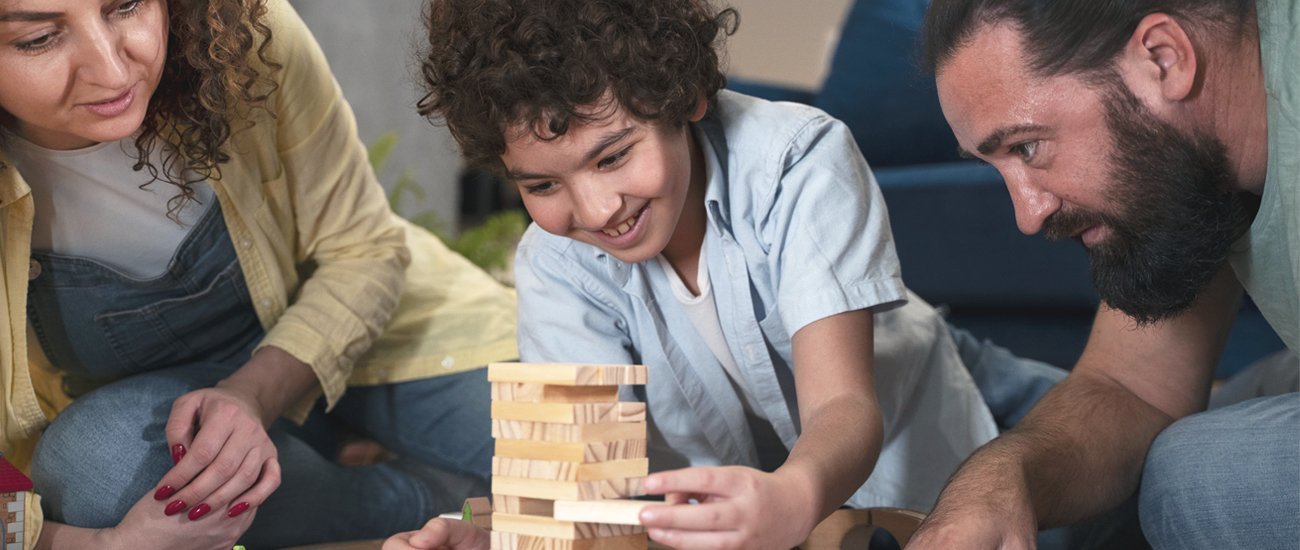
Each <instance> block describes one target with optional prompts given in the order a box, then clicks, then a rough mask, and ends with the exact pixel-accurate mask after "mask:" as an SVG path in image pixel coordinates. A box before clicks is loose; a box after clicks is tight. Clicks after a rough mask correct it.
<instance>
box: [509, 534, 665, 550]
mask: <svg viewBox="0 0 1300 550" xmlns="http://www.w3.org/2000/svg"><path fill="white" fill-rule="evenodd" d="M491 541H492V550H646V549H647V548H648V547H649V546H648V544H647V541H646V536H645V533H640V534H634V535H623V536H617V537H600V538H594V539H576V540H567V539H553V538H547V537H534V536H531V535H520V534H518V533H506V532H503V531H493V532H492V539H491Z"/></svg>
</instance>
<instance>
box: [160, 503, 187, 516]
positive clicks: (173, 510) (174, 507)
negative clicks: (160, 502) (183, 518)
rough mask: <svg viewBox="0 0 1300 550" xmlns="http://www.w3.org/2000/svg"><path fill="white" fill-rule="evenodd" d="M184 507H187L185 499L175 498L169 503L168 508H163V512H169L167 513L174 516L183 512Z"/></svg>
mask: <svg viewBox="0 0 1300 550" xmlns="http://www.w3.org/2000/svg"><path fill="white" fill-rule="evenodd" d="M184 509H185V501H183V500H173V501H171V502H169V503H167V508H166V509H164V510H163V513H164V514H167V515H169V516H174V515H176V514H179V513H181V510H184Z"/></svg>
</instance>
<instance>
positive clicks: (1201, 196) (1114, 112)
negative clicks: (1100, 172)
mask: <svg viewBox="0 0 1300 550" xmlns="http://www.w3.org/2000/svg"><path fill="white" fill-rule="evenodd" d="M1106 86H1107V89H1108V91H1107V92H1106V93H1105V94H1103V98H1104V101H1105V103H1106V122H1107V126H1108V127H1109V129H1110V133H1111V136H1112V138H1113V145H1114V150H1113V151H1111V153H1110V158H1109V160H1110V164H1111V166H1110V170H1109V179H1110V181H1109V182H1107V185H1106V198H1107V200H1108V201H1109V203H1110V204H1113V205H1117V207H1118V210H1119V214H1117V215H1111V214H1104V213H1099V212H1090V211H1079V210H1071V211H1061V212H1058V213H1056V214H1054V215H1052V216H1051V217H1050V218H1048V219H1047V220H1046V222H1045V223H1044V225H1045V227H1046V234H1047V236H1048V237H1049V238H1054V239H1060V238H1068V237H1071V236H1074V235H1076V234H1078V233H1079V232H1080V231H1082V230H1084V229H1087V228H1089V227H1092V226H1096V225H1099V224H1100V225H1104V226H1106V227H1109V228H1110V229H1111V235H1110V237H1109V238H1107V239H1106V240H1104V241H1103V242H1100V243H1097V244H1095V245H1093V246H1092V247H1090V248H1089V249H1088V255H1089V257H1090V259H1091V267H1092V268H1091V273H1092V280H1093V284H1094V285H1095V286H1096V288H1097V293H1098V294H1099V295H1100V297H1101V300H1102V301H1103V302H1105V303H1106V304H1107V305H1109V306H1110V307H1112V308H1115V309H1118V310H1120V311H1122V312H1124V313H1125V314H1127V315H1129V316H1130V317H1132V318H1133V319H1135V320H1136V321H1137V322H1138V323H1139V324H1150V323H1154V322H1156V321H1161V320H1165V319H1168V318H1170V317H1173V316H1175V315H1177V314H1179V313H1182V312H1184V311H1186V310H1187V309H1188V308H1189V307H1191V305H1192V304H1193V303H1194V302H1195V301H1196V298H1197V296H1198V295H1200V293H1201V291H1202V290H1203V289H1204V288H1205V287H1206V286H1207V285H1208V284H1209V283H1210V281H1211V280H1212V279H1213V278H1214V275H1215V273H1217V272H1218V271H1219V270H1220V268H1221V267H1222V266H1223V265H1224V263H1225V261H1226V260H1227V257H1228V253H1229V250H1230V248H1231V246H1232V243H1233V241H1235V240H1236V239H1237V237H1239V236H1240V235H1241V233H1242V231H1243V230H1244V229H1245V228H1246V227H1248V225H1249V214H1247V213H1246V212H1245V210H1244V209H1243V208H1242V207H1241V205H1240V202H1239V199H1238V197H1237V196H1236V195H1235V194H1233V193H1232V192H1230V191H1229V190H1230V189H1235V188H1236V185H1235V184H1236V180H1235V177H1234V176H1233V174H1232V172H1231V171H1230V170H1229V169H1228V156H1227V151H1226V149H1225V147H1224V146H1223V143H1222V142H1221V141H1220V140H1219V139H1218V138H1216V137H1214V136H1212V135H1208V134H1204V133H1199V132H1183V131H1181V130H1179V129H1178V128H1175V127H1174V126H1173V125H1171V124H1169V123H1168V122H1165V121H1163V120H1160V119H1159V118H1157V117H1156V116H1155V115H1154V114H1152V113H1151V112H1150V111H1149V110H1148V109H1147V108H1146V106H1144V105H1143V104H1142V102H1141V101H1140V100H1139V99H1138V98H1137V97H1136V96H1135V95H1133V93H1132V92H1131V91H1129V89H1128V87H1127V86H1125V85H1124V84H1123V81H1122V80H1119V78H1118V76H1116V78H1115V80H1114V81H1112V82H1110V83H1108V84H1106Z"/></svg>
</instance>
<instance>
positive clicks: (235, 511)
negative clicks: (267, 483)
mask: <svg viewBox="0 0 1300 550" xmlns="http://www.w3.org/2000/svg"><path fill="white" fill-rule="evenodd" d="M245 510H248V503H247V502H241V503H239V504H236V505H234V506H231V507H230V511H228V512H226V516H227V517H232V518H233V517H235V516H238V515H239V514H242V513H244V511H245Z"/></svg>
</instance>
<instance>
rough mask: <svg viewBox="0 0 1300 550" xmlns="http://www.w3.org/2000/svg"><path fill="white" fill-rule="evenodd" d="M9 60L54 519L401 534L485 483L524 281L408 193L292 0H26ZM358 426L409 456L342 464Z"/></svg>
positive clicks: (15, 228) (266, 534) (156, 542)
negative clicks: (391, 187) (481, 260)
mask: <svg viewBox="0 0 1300 550" xmlns="http://www.w3.org/2000/svg"><path fill="white" fill-rule="evenodd" d="M0 75H4V76H3V78H0V228H2V229H0V234H2V235H3V241H2V242H3V244H2V245H0V246H3V249H2V250H0V263H2V267H3V277H4V288H5V291H4V299H5V300H6V306H7V307H5V308H4V309H3V314H0V318H2V319H3V326H4V328H5V330H3V334H4V335H5V337H4V338H3V339H0V375H2V376H0V388H2V389H3V396H4V399H5V401H4V404H5V414H4V415H3V420H2V422H3V423H2V424H0V429H2V430H3V443H4V448H3V450H4V453H5V455H6V456H7V457H9V458H11V459H12V460H14V461H15V462H16V463H18V464H20V465H22V464H26V463H28V460H29V459H30V467H29V470H30V471H31V472H32V475H33V478H34V481H35V484H36V489H35V492H36V493H37V494H38V495H39V497H33V498H32V502H29V506H28V510H32V511H33V513H29V517H28V518H27V519H26V522H27V526H26V529H27V531H28V533H29V540H35V539H37V537H35V536H31V535H32V534H35V533H38V532H39V535H40V536H39V543H38V544H39V545H40V546H43V547H51V548H54V547H76V548H87V547H95V548H108V547H116V546H124V545H127V544H130V545H132V546H133V547H140V546H141V545H143V546H147V547H184V548H192V547H212V548H221V547H224V548H229V547H230V545H231V544H233V543H234V542H236V541H240V542H246V543H248V544H250V545H256V546H276V547H278V546H285V545H292V544H305V543H311V542H320V541H327V540H337V539H348V538H363V537H377V536H381V535H385V534H388V533H392V532H395V531H398V530H402V529H411V528H413V527H415V526H418V525H419V524H420V523H421V522H422V520H423V518H426V517H428V516H429V515H430V514H432V513H437V512H440V511H446V510H447V509H449V508H453V507H455V505H456V503H457V501H458V500H459V499H461V498H463V497H464V496H466V495H467V494H469V493H480V494H481V493H483V492H485V490H486V489H485V488H484V487H483V485H482V483H483V481H482V480H483V479H484V478H486V476H487V471H488V467H489V465H488V461H489V457H490V456H491V442H490V439H488V435H487V434H488V429H487V425H486V423H487V417H488V414H487V405H486V402H487V385H486V382H485V379H484V376H483V372H482V369H473V368H472V367H474V366H477V365H483V364H486V363H487V362H490V361H495V360H500V359H505V358H509V357H513V356H515V355H516V354H517V352H516V351H515V348H514V320H513V301H512V297H511V295H510V294H509V292H508V291H507V290H506V289H504V288H502V287H501V286H499V285H497V284H495V283H494V282H492V281H491V280H490V279H489V278H488V277H487V276H486V275H485V274H483V273H482V272H481V271H479V270H477V269H475V268H473V267H472V266H470V265H469V264H468V262H466V261H465V260H464V259H462V258H460V257H458V256H456V255H454V254H452V253H451V252H449V251H448V250H447V249H446V248H445V247H443V246H442V245H441V243H439V242H437V240H436V239H434V238H433V237H432V236H431V235H429V234H428V233H426V232H423V231H420V230H418V229H414V228H413V227H412V226H411V225H410V224H407V223H405V222H403V221H402V220H400V219H399V218H397V217H396V216H394V215H393V214H392V213H391V211H390V210H389V209H388V207H387V204H386V202H385V200H384V196H383V191H382V189H381V188H380V187H379V186H378V185H377V183H376V181H375V179H374V175H373V173H372V172H371V171H370V169H369V166H368V164H367V162H366V155H365V149H364V147H363V146H362V144H361V143H360V142H359V140H358V139H357V137H356V130H355V124H354V121H353V118H352V114H351V111H350V109H349V108H348V106H347V104H346V102H345V101H344V100H343V98H342V96H341V94H340V91H339V89H338V86H337V84H336V83H335V82H334V80H333V78H332V76H331V75H330V73H329V70H328V67H327V66H326V63H325V60H324V58H323V56H322V55H321V52H320V50H319V48H318V47H317V46H316V44H315V42H314V41H313V39H312V38H311V36H310V34H309V32H308V31H307V29H306V28H305V27H304V25H303V24H302V22H301V20H299V19H298V17H297V16H296V14H294V13H293V12H292V10H291V8H289V6H288V5H287V4H286V3H285V2H284V1H283V0H271V1H270V2H265V0H213V1H211V2H202V3H199V2H191V1H188V0H0ZM349 385H353V386H354V387H352V388H350V389H348V390H347V393H346V394H344V390H345V388H347V386H349ZM322 394H323V396H324V399H323V400H320V402H319V403H317V401H318V400H317V398H318V397H320V396H321V395H322ZM69 403H71V404H70V405H69ZM313 404H316V405H315V408H313ZM417 407H418V408H417ZM327 409H331V413H330V414H329V416H328V417H326V416H325V413H324V411H325V410H327ZM56 414H57V417H56V416H55V415H56ZM281 416H284V417H285V418H287V419H292V420H294V421H296V422H298V423H300V424H301V425H297V424H294V423H291V422H286V421H285V420H284V419H280V420H277V419H279V418H281ZM50 418H53V421H52V422H51V421H50V420H49V419H50ZM304 420H305V423H304ZM339 426H343V427H344V428H346V429H347V430H348V431H350V432H362V433H364V434H366V435H369V436H370V437H373V438H375V439H376V440H378V441H379V442H380V443H381V444H383V445H384V446H385V447H386V448H388V449H390V450H392V451H394V452H395V453H396V454H397V455H398V456H400V457H401V458H399V459H397V460H394V461H391V462H386V463H382V464H378V465H371V466H365V467H357V468H345V467H342V466H339V465H337V464H335V463H334V462H333V461H331V460H329V459H328V458H327V456H326V455H328V454H329V449H330V445H331V443H332V442H334V439H335V438H334V435H335V434H336V432H337V431H338V430H337V428H339ZM322 453H325V455H323V454H322ZM37 500H43V502H41V506H39V507H38V506H35V504H36V501H37ZM41 510H43V511H44V514H45V520H46V521H44V523H43V524H42V521H41V517H40V516H41V514H39V513H34V512H39V511H41Z"/></svg>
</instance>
